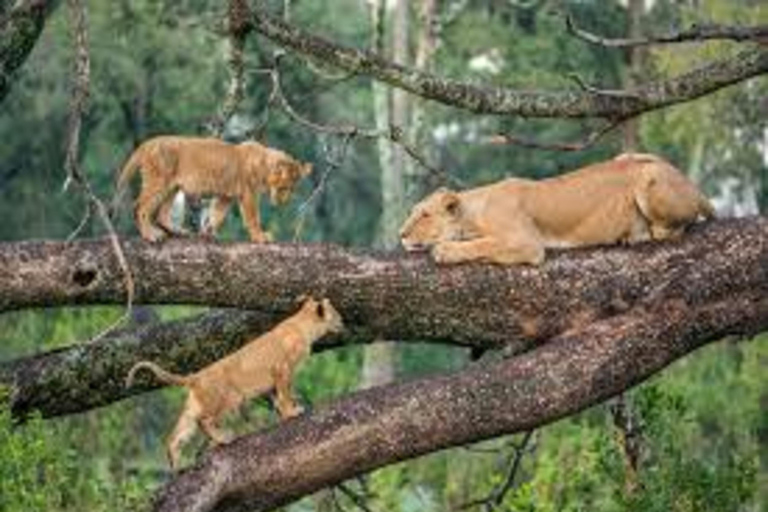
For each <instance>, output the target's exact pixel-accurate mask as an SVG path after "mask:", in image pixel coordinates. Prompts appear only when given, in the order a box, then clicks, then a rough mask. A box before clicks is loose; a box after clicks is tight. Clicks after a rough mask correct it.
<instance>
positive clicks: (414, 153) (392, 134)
mask: <svg viewBox="0 0 768 512" xmlns="http://www.w3.org/2000/svg"><path fill="white" fill-rule="evenodd" d="M277 65H279V63H277V64H276V67H275V69H274V70H273V71H272V73H271V77H272V93H271V94H270V99H271V102H274V103H277V104H279V105H280V107H281V109H282V110H283V112H285V113H286V114H287V115H288V117H290V118H291V119H293V120H294V121H295V122H296V123H298V124H300V125H302V126H304V127H306V128H309V129H310V130H313V131H315V132H318V133H325V134H329V135H339V136H342V137H346V136H349V137H351V138H355V137H362V138H366V139H374V138H378V137H383V138H386V139H389V140H390V141H391V142H392V143H394V144H397V145H399V146H401V147H402V148H403V150H404V151H405V152H406V153H407V154H408V156H410V157H411V158H412V159H413V160H414V161H415V162H417V163H418V164H419V165H421V166H422V167H424V168H425V169H426V170H427V171H429V172H430V173H431V174H434V175H436V176H439V177H440V178H441V179H443V180H446V181H449V182H451V183H452V184H454V185H457V186H463V185H464V183H463V181H461V180H460V179H458V178H456V177H454V176H451V175H450V174H448V173H447V172H446V171H445V170H442V169H438V168H436V167H434V166H431V165H429V163H428V162H427V160H426V158H425V157H424V156H423V155H421V154H420V153H419V151H418V150H417V149H416V148H415V147H413V146H412V145H410V144H408V143H407V142H406V141H405V140H404V136H403V132H402V129H401V128H400V127H397V126H390V129H389V130H387V131H380V130H375V129H364V128H359V127H357V126H355V125H353V124H346V125H327V124H319V123H316V122H314V121H312V120H310V119H307V118H306V117H304V116H303V115H301V114H300V113H299V112H298V111H297V110H296V109H295V108H294V107H293V105H292V104H291V103H290V101H289V100H288V98H287V97H286V96H285V94H284V93H283V88H282V84H281V82H280V76H281V75H280V70H279V67H277Z"/></svg>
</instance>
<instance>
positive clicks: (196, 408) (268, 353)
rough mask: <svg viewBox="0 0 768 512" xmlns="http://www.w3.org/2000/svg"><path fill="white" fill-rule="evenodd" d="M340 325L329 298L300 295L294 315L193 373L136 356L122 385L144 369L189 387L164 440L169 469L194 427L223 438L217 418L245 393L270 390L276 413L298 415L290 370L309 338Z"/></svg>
mask: <svg viewBox="0 0 768 512" xmlns="http://www.w3.org/2000/svg"><path fill="white" fill-rule="evenodd" d="M342 329H343V323H342V319H341V315H339V313H338V311H336V309H335V308H334V307H333V306H332V305H331V302H330V301H329V300H328V299H322V300H320V301H317V300H315V299H313V298H311V297H310V298H307V299H305V300H304V302H303V304H302V306H301V309H299V311H298V312H297V313H296V314H294V315H293V316H291V317H290V318H288V319H286V320H283V321H282V322H281V323H279V324H278V325H277V326H276V327H275V328H274V329H272V330H271V331H269V332H267V333H266V334H263V335H262V336H259V337H258V338H256V339H254V340H252V341H250V342H248V344H246V345H245V346H243V347H242V348H240V349H239V350H238V351H236V352H234V353H232V354H230V355H228V356H227V357H224V358H223V359H220V360H218V361H216V362H215V363H213V364H211V365H209V366H206V367H205V368H203V369H202V370H199V371H198V372H196V373H193V374H191V375H186V376H182V375H176V374H174V373H171V372H168V371H166V370H163V369H162V368H160V367H159V366H158V365H156V364H155V363H153V362H151V361H141V362H139V363H136V364H135V365H134V366H133V367H132V368H131V370H130V371H129V372H128V378H127V379H126V386H128V387H130V386H132V385H133V381H134V378H135V376H136V372H137V371H139V370H140V369H142V368H146V369H148V370H151V371H152V372H153V373H154V374H155V376H156V377H157V378H159V379H160V380H162V381H163V382H165V383H168V384H175V385H177V386H184V387H185V388H187V389H188V390H189V395H188V396H187V401H186V403H185V404H184V409H183V410H182V411H181V414H180V415H179V419H178V420H177V422H176V427H175V428H174V429H173V432H172V433H171V435H170V437H169V438H168V441H167V445H166V449H167V455H168V461H169V462H170V465H171V468H176V467H178V462H179V456H180V450H181V445H182V444H184V443H185V442H186V441H187V440H188V439H189V438H190V437H191V436H192V434H194V432H195V429H196V428H197V427H198V426H199V427H200V428H201V429H202V431H203V433H204V434H205V435H206V436H207V437H208V438H209V439H210V440H211V441H212V442H213V443H214V444H218V443H222V442H225V441H226V438H225V435H224V433H223V432H221V431H220V430H219V421H220V420H221V418H222V417H223V416H224V414H226V413H227V412H229V411H232V410H233V409H236V408H237V407H238V406H240V405H241V404H242V402H243V401H244V400H246V399H247V398H249V397H256V396H261V395H264V394H266V393H268V392H269V391H271V390H274V391H275V397H274V404H275V407H276V408H277V410H278V412H279V414H280V416H281V418H283V419H286V418H290V417H293V416H296V415H298V414H301V412H302V409H301V407H300V406H299V405H297V404H296V403H295V402H294V399H293V396H292V393H291V381H292V376H293V373H294V371H295V370H296V367H297V366H298V364H299V363H300V362H301V361H303V360H304V359H305V358H306V357H307V356H309V353H310V350H311V345H312V343H314V342H315V341H316V340H318V339H319V338H321V337H322V336H324V335H325V334H327V333H329V332H339V331H341V330H342Z"/></svg>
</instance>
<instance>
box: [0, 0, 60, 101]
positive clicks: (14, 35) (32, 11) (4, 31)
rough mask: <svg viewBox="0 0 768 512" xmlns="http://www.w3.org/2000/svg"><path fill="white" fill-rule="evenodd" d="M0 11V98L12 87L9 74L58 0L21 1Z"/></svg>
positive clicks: (25, 55)
mask: <svg viewBox="0 0 768 512" xmlns="http://www.w3.org/2000/svg"><path fill="white" fill-rule="evenodd" d="M14 3H15V4H16V5H14V6H13V7H12V8H11V9H9V10H8V11H7V12H0V101H2V100H3V99H5V96H6V95H7V94H8V91H10V88H11V82H12V76H13V74H14V73H15V72H16V70H17V69H19V68H20V67H21V65H22V64H24V61H26V60H27V57H28V56H29V53H30V52H31V51H32V48H34V47H35V43H36V42H37V39H38V38H39V37H40V33H41V32H42V31H43V27H44V26H45V20H46V18H47V17H48V15H49V14H50V13H51V12H53V10H54V9H55V8H56V6H57V5H58V4H59V1H55V0H22V1H20V2H14Z"/></svg>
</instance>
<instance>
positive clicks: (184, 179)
mask: <svg viewBox="0 0 768 512" xmlns="http://www.w3.org/2000/svg"><path fill="white" fill-rule="evenodd" d="M137 169H141V192H140V193H139V197H138V198H137V199H136V209H135V214H136V225H137V226H138V228H139V232H140V233H141V236H142V238H144V239H145V240H149V241H152V242H155V241H158V240H161V239H163V238H164V237H165V236H167V235H168V234H182V232H183V230H177V229H175V228H174V227H173V225H172V224H173V223H172V221H171V207H172V205H173V198H174V197H175V195H176V192H177V191H179V190H181V191H182V192H184V193H186V194H189V195H192V196H197V197H200V196H205V195H211V196H214V200H213V202H212V203H211V207H210V214H209V217H208V220H207V223H206V225H205V226H203V233H204V234H205V235H208V236H213V235H215V234H216V231H217V230H218V228H219V226H221V224H222V223H223V222H224V219H225V218H226V216H227V212H228V211H229V207H230V205H231V204H232V202H234V201H237V202H238V204H239V205H240V213H241V214H242V217H243V223H244V224H245V227H246V228H247V230H248V234H249V235H250V238H251V240H253V241H254V242H265V241H267V240H269V235H268V234H267V233H265V232H264V231H263V230H262V229H261V220H260V218H259V204H258V199H257V198H258V195H257V194H259V193H261V192H269V196H270V199H271V200H272V204H275V205H276V204H280V203H283V202H285V201H287V200H288V198H289V197H290V195H291V192H292V191H293V188H294V186H295V185H296V183H297V182H298V181H299V179H301V178H302V177H304V176H307V175H309V174H310V173H311V172H312V164H308V163H301V162H298V161H296V160H294V159H293V158H291V157H290V156H289V155H287V154H286V153H284V152H282V151H280V150H277V149H273V148H269V147H267V146H264V145H262V144H259V143H258V142H253V141H248V142H242V143H240V144H228V143H226V142H224V141H222V140H219V139H214V138H200V137H177V136H161V137H155V138H152V139H149V140H147V141H145V142H144V143H143V144H141V145H140V146H139V147H138V148H136V150H135V151H134V152H133V153H132V154H131V156H130V157H129V158H128V161H127V162H126V163H125V165H124V166H123V169H122V170H121V171H120V176H119V177H118V181H117V192H116V197H119V195H120V194H121V191H122V190H123V189H125V187H126V185H127V184H128V181H129V180H130V178H131V176H133V174H134V173H135V172H136V170H137Z"/></svg>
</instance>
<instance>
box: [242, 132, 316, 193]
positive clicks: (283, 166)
mask: <svg viewBox="0 0 768 512" xmlns="http://www.w3.org/2000/svg"><path fill="white" fill-rule="evenodd" d="M240 147H241V148H242V151H244V152H245V153H246V155H247V156H246V159H247V162H248V163H247V165H248V168H249V173H250V175H251V179H252V180H254V181H256V182H257V183H262V184H263V185H265V186H266V188H267V190H268V192H269V198H270V200H271V201H272V204H275V205H277V204H282V203H284V202H286V201H287V200H288V198H289V197H291V193H293V189H294V187H295V186H296V183H298V181H299V180H300V179H301V178H303V177H305V176H308V175H309V174H310V173H311V172H312V164H310V163H304V162H299V161H298V160H294V159H293V158H291V157H290V156H289V155H288V154H287V153H284V152H283V151H280V150H278V149H273V148H269V147H267V146H264V145H262V144H259V143H258V142H254V141H247V142H242V143H240Z"/></svg>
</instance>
